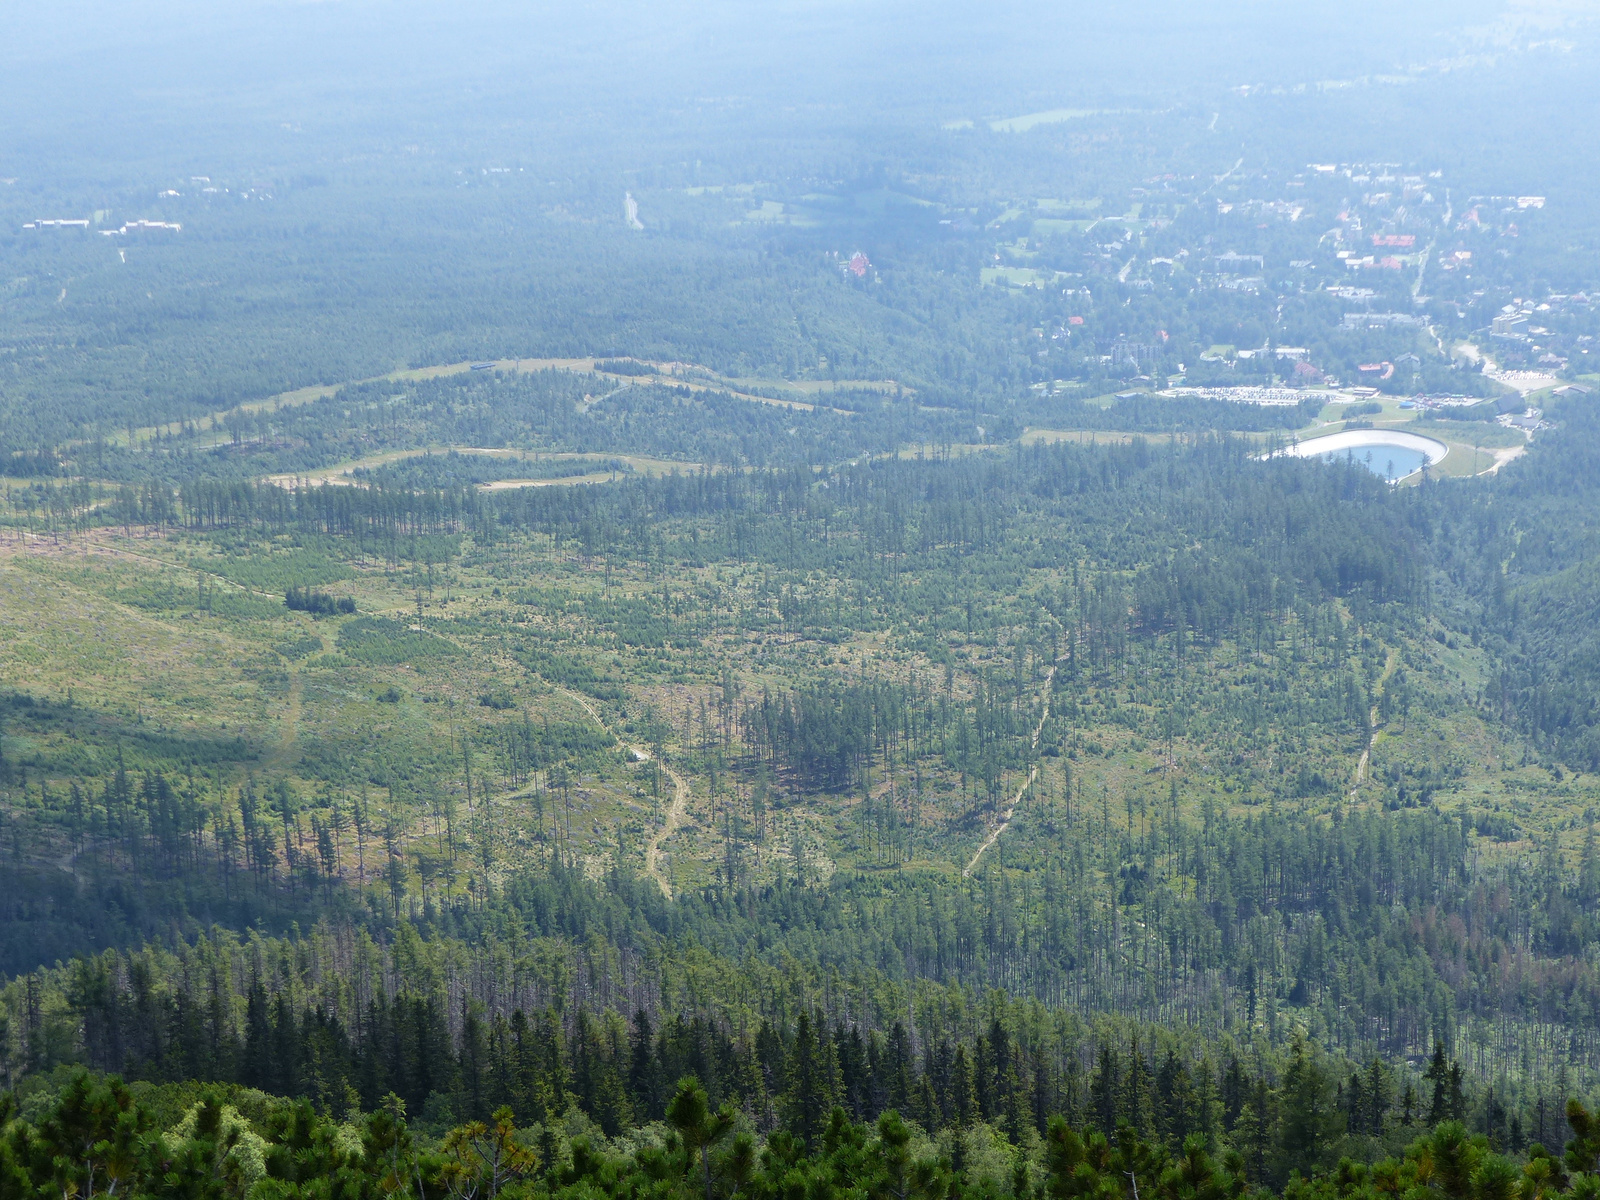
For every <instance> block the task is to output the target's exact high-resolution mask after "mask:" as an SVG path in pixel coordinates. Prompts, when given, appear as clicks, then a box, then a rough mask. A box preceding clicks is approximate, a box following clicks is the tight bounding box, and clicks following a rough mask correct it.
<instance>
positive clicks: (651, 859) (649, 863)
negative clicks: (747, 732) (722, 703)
mask: <svg viewBox="0 0 1600 1200" xmlns="http://www.w3.org/2000/svg"><path fill="white" fill-rule="evenodd" d="M556 690H557V691H559V692H560V693H561V694H562V695H563V696H566V697H567V698H569V699H571V700H574V701H576V702H577V704H578V706H579V707H580V708H582V709H583V711H584V712H586V713H588V714H589V715H590V716H591V717H592V718H594V723H595V724H596V725H598V726H600V728H601V729H604V730H605V731H606V732H607V733H610V734H611V735H612V736H613V737H616V734H615V733H613V732H612V730H611V728H610V727H609V726H608V725H607V724H606V723H605V720H604V719H603V718H602V717H601V716H600V710H599V709H597V708H595V706H594V705H593V704H590V703H589V701H588V700H586V699H584V698H583V697H582V696H580V695H578V693H577V692H572V691H568V690H567V689H566V688H557V689H556ZM1037 736H1038V735H1037V734H1036V735H1035V738H1037ZM617 740H618V741H619V742H622V744H623V745H625V746H627V747H628V750H629V752H630V753H631V754H632V755H633V756H634V758H636V759H638V760H639V761H640V762H652V761H654V762H656V763H657V764H658V765H659V766H660V767H661V769H662V770H663V771H665V772H666V773H667V778H668V779H670V780H672V803H671V804H669V805H668V806H667V820H666V823H665V824H663V825H662V826H661V828H660V829H658V830H656V832H655V836H654V837H652V838H651V839H650V841H649V843H648V844H647V845H646V846H645V851H644V871H645V874H646V875H648V876H650V878H651V879H654V880H655V881H656V883H657V885H658V886H659V887H660V888H661V894H662V895H663V896H665V897H666V898H667V899H668V900H671V899H672V884H671V883H669V882H668V881H667V877H666V875H665V874H664V873H663V872H662V870H661V843H662V842H664V841H666V840H667V839H668V838H669V837H671V836H672V835H673V834H674V833H676V832H677V831H678V830H679V829H681V828H682V827H683V818H684V814H685V813H686V812H687V811H688V809H689V785H688V784H687V783H685V782H684V780H683V776H681V775H679V774H678V773H677V772H676V771H674V770H673V769H672V768H671V767H669V766H667V764H666V763H665V762H663V761H661V760H659V759H657V758H656V757H655V755H653V754H651V753H650V750H649V748H648V747H645V746H641V745H637V744H634V743H630V742H623V740H622V739H621V738H617Z"/></svg>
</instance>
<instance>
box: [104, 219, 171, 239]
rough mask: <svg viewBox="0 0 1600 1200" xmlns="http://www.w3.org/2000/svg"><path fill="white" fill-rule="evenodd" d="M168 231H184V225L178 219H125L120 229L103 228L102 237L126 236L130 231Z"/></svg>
mask: <svg viewBox="0 0 1600 1200" xmlns="http://www.w3.org/2000/svg"><path fill="white" fill-rule="evenodd" d="M157 231H166V232H168V233H182V232H183V226H182V225H181V224H179V223H178V222H177V221H124V222H123V223H122V227H121V228H120V229H102V230H101V231H100V236H101V237H124V236H126V235H127V234H130V233H148V232H157Z"/></svg>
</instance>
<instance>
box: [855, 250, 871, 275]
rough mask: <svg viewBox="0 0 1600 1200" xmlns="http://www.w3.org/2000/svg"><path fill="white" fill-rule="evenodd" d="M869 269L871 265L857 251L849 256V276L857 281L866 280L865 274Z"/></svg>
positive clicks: (863, 255) (865, 257)
mask: <svg viewBox="0 0 1600 1200" xmlns="http://www.w3.org/2000/svg"><path fill="white" fill-rule="evenodd" d="M871 269H872V264H871V263H869V262H868V261H867V256H866V255H865V254H863V253H861V251H859V250H857V251H856V252H855V253H854V254H852V255H851V256H850V274H852V275H854V276H855V277H856V278H857V279H864V278H866V274H867V272H868V271H869V270H871Z"/></svg>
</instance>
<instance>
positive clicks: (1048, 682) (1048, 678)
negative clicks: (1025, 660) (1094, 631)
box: [961, 666, 1056, 878]
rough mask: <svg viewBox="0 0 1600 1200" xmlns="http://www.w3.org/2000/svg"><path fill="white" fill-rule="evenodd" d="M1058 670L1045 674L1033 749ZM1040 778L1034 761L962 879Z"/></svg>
mask: <svg viewBox="0 0 1600 1200" xmlns="http://www.w3.org/2000/svg"><path fill="white" fill-rule="evenodd" d="M1055 679H1056V669H1055V667H1054V666H1052V667H1051V668H1050V670H1049V671H1047V672H1045V677H1044V711H1043V712H1042V713H1040V714H1039V723H1038V724H1037V725H1035V726H1034V727H1033V743H1032V749H1034V750H1037V749H1038V748H1039V735H1040V734H1041V733H1043V732H1044V723H1045V722H1046V721H1048V720H1049V719H1050V695H1051V692H1050V689H1051V687H1052V686H1053V685H1054V684H1055ZM1038 777H1039V760H1038V759H1034V761H1033V766H1032V767H1031V768H1029V770H1028V778H1027V781H1026V782H1024V783H1023V785H1022V786H1021V787H1019V788H1018V789H1017V794H1016V795H1015V796H1013V797H1011V804H1010V806H1009V807H1008V808H1007V809H1006V815H1005V816H1004V817H1003V818H1002V819H1001V821H1000V824H998V825H996V826H995V827H994V828H993V829H991V830H990V831H989V836H988V837H986V838H984V839H983V845H981V846H979V847H978V852H977V853H976V854H974V855H973V856H972V861H971V862H969V863H968V864H967V869H966V870H965V871H962V872H961V875H962V878H967V877H969V876H970V875H971V874H972V872H973V871H975V870H976V869H977V866H978V860H979V859H981V858H982V857H983V854H984V851H986V850H988V849H989V847H990V846H992V845H994V844H995V843H996V842H997V841H999V840H1000V835H1001V834H1002V833H1004V832H1005V831H1006V826H1008V825H1010V824H1011V817H1012V814H1013V813H1015V812H1016V811H1017V805H1019V804H1021V803H1022V797H1023V796H1025V795H1027V792H1028V789H1029V788H1031V787H1032V786H1033V781H1034V780H1035V779H1037V778H1038Z"/></svg>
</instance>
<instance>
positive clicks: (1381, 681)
mask: <svg viewBox="0 0 1600 1200" xmlns="http://www.w3.org/2000/svg"><path fill="white" fill-rule="evenodd" d="M1399 665H1400V651H1398V650H1390V651H1389V658H1388V661H1387V662H1385V663H1384V664H1383V674H1382V675H1380V676H1378V686H1377V687H1376V688H1375V689H1373V690H1374V692H1375V694H1376V695H1377V696H1379V697H1380V698H1381V697H1382V696H1383V688H1384V685H1385V684H1386V683H1388V682H1389V678H1390V676H1392V675H1393V674H1394V673H1395V669H1396V668H1397V667H1399ZM1380 728H1381V727H1380V726H1379V724H1378V706H1377V705H1376V704H1374V705H1373V706H1372V711H1371V712H1370V713H1368V714H1367V729H1368V730H1369V731H1370V732H1369V733H1368V734H1367V744H1366V746H1365V747H1364V748H1363V749H1362V751H1361V759H1360V761H1359V762H1357V763H1356V779H1355V784H1354V786H1352V787H1351V789H1350V799H1352V800H1354V799H1355V798H1356V793H1357V792H1359V791H1360V790H1361V785H1362V784H1363V783H1365V782H1366V781H1367V771H1368V769H1369V768H1370V767H1371V765H1372V748H1373V747H1374V746H1376V745H1377V744H1378V731H1379V729H1380Z"/></svg>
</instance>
